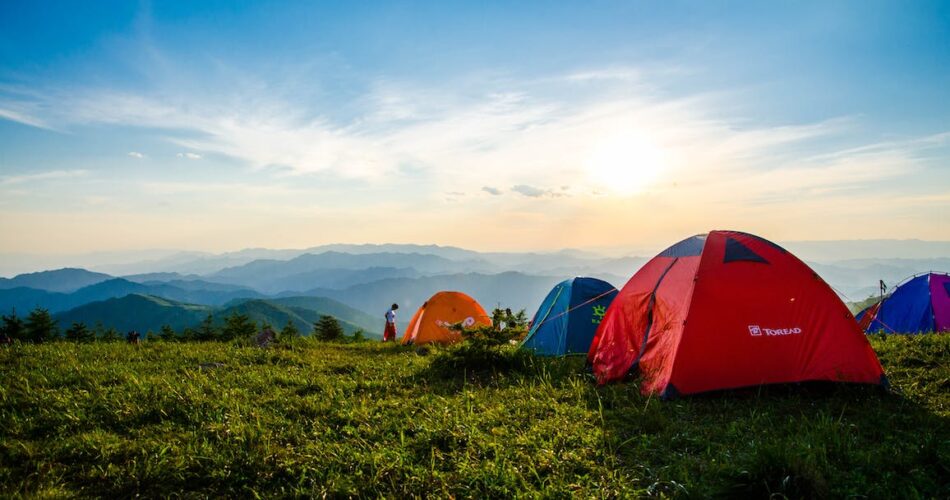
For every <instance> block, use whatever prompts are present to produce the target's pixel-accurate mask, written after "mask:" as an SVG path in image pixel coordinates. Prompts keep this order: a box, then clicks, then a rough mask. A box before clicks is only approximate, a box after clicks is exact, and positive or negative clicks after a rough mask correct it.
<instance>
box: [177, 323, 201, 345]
mask: <svg viewBox="0 0 950 500" xmlns="http://www.w3.org/2000/svg"><path fill="white" fill-rule="evenodd" d="M197 339H198V334H197V333H196V332H195V329H194V328H188V327H187V326H186V327H185V329H184V330H182V331H181V337H180V338H179V340H181V341H182V342H194V341H195V340H197Z"/></svg>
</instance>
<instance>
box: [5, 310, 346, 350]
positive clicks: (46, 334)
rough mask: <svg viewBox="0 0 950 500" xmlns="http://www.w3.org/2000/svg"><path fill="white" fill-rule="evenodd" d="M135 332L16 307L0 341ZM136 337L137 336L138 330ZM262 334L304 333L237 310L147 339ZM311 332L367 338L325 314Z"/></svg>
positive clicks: (92, 338) (166, 328) (104, 338)
mask: <svg viewBox="0 0 950 500" xmlns="http://www.w3.org/2000/svg"><path fill="white" fill-rule="evenodd" d="M132 333H133V332H125V333H122V332H119V331H118V330H116V329H115V328H114V327H105V326H104V325H103V324H102V323H101V322H98V323H96V324H95V325H93V326H92V327H90V326H88V325H86V324H85V323H83V322H74V323H72V324H71V325H69V327H68V328H66V329H65V330H62V329H61V328H60V325H59V322H57V321H56V320H55V319H54V318H53V315H52V314H50V312H49V310H47V309H44V308H36V309H34V310H33V311H31V312H30V314H28V315H27V316H26V318H20V317H19V316H17V314H16V310H14V311H12V312H11V313H10V314H9V315H3V316H0V341H2V342H3V343H10V342H14V341H19V342H28V343H34V344H42V343H45V342H56V341H69V342H118V341H122V340H131V339H132V338H133V335H132ZM135 333H136V335H135V336H134V338H135V339H136V340H137V339H138V332H135ZM259 335H270V336H271V337H272V340H279V341H292V340H294V339H297V338H300V337H301V336H302V334H301V332H300V330H299V329H298V328H297V325H295V324H294V322H293V321H290V320H288V321H287V324H286V325H284V326H283V328H281V329H280V330H276V329H274V328H272V327H271V325H269V324H267V323H261V324H260V325H258V324H257V323H255V322H254V321H252V320H251V318H250V316H248V315H247V314H243V313H239V312H237V311H235V312H233V313H231V314H230V315H229V316H227V317H225V318H224V322H223V323H222V324H221V325H218V324H217V323H216V322H215V320H214V318H213V317H212V315H211V314H209V315H208V316H207V317H205V319H204V320H202V321H201V323H199V324H198V325H197V326H195V327H185V328H183V329H182V330H180V331H176V330H175V329H174V328H172V327H171V326H170V325H167V324H166V325H162V327H161V328H160V329H159V331H158V332H154V331H151V330H150V331H148V332H146V333H145V335H144V339H145V340H146V341H164V342H231V341H237V340H253V339H255V338H257V337H258V336H259ZM311 335H312V336H313V337H314V338H316V339H317V340H323V341H342V340H354V341H360V340H364V339H365V333H364V332H363V331H362V330H357V331H356V332H355V333H354V334H353V335H352V336H347V335H346V333H345V332H344V330H343V327H342V326H341V325H340V322H339V321H338V320H337V319H336V318H334V317H333V316H329V315H323V316H321V317H320V320H319V321H317V322H316V323H314V324H313V330H312V331H311Z"/></svg>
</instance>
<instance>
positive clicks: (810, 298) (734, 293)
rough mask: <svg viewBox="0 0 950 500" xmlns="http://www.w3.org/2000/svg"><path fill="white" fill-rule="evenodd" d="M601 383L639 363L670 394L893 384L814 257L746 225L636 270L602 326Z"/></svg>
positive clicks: (655, 388)
mask: <svg viewBox="0 0 950 500" xmlns="http://www.w3.org/2000/svg"><path fill="white" fill-rule="evenodd" d="M588 361H589V362H590V363H591V365H592V369H593V372H594V374H595V376H596V377H597V380H598V382H599V383H601V384H603V383H607V382H610V381H616V380H621V379H623V378H625V377H626V376H627V375H628V374H631V373H633V372H639V374H640V375H641V376H642V378H643V381H642V385H641V391H642V392H643V393H645V394H659V395H662V396H664V397H671V396H675V395H677V394H693V393H699V392H705V391H712V390H719V389H729V388H736V387H745V386H753V385H761V384H776V383H789V382H801V381H809V380H828V381H841V382H858V383H868V384H886V379H885V378H884V373H883V370H882V369H881V365H880V363H879V362H878V360H877V356H875V354H874V351H873V350H872V349H871V346H870V344H869V343H868V341H867V338H865V336H864V335H863V334H862V332H861V330H860V329H859V328H858V324H857V322H855V320H854V317H853V316H852V315H851V313H850V312H849V311H848V308H847V307H846V306H845V305H844V303H842V302H841V299H839V298H838V296H837V295H836V294H835V292H834V291H833V290H832V289H831V287H829V286H828V285H827V284H826V283H825V282H824V281H822V280H821V278H820V277H818V275H817V274H815V273H814V272H813V271H812V270H811V269H810V268H809V267H808V266H807V265H805V263H803V262H802V261H801V260H799V259H798V258H796V257H795V256H794V255H792V254H791V253H789V252H787V251H786V250H785V249H783V248H781V247H779V246H778V245H776V244H774V243H772V242H770V241H767V240H765V239H762V238H759V237H757V236H753V235H750V234H746V233H740V232H734V231H713V232H710V233H709V234H704V235H698V236H693V237H691V238H687V239H685V240H683V241H681V242H679V243H677V244H675V245H673V246H672V247H670V248H668V249H666V250H665V251H663V252H662V253H660V254H659V255H657V256H656V257H654V258H653V259H652V260H651V261H650V262H648V263H647V264H646V265H644V266H643V267H642V268H641V269H640V270H639V271H637V273H636V274H635V275H634V276H633V277H632V278H630V281H629V282H628V283H627V284H626V285H625V286H624V287H623V289H622V290H621V291H620V293H619V294H618V295H617V297H616V298H615V299H614V301H613V303H612V304H611V305H610V307H609V308H608V309H607V314H606V316H605V317H604V320H603V322H602V323H601V325H600V327H599V328H598V330H597V335H596V337H595V339H594V342H593V343H592V345H591V350H590V352H589V353H588Z"/></svg>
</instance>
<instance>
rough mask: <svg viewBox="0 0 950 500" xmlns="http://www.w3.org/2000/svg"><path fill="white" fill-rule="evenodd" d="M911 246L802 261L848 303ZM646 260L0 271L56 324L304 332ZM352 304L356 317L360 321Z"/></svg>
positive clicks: (508, 258) (626, 272)
mask: <svg viewBox="0 0 950 500" xmlns="http://www.w3.org/2000/svg"><path fill="white" fill-rule="evenodd" d="M852 243H853V242H852ZM920 243H921V245H918V247H919V248H918V251H917V252H912V255H915V256H916V257H914V258H902V257H867V256H864V254H863V253H861V252H855V257H854V258H848V259H839V260H830V261H829V260H823V261H810V262H809V264H810V265H811V266H812V267H813V269H815V271H816V272H818V274H819V275H821V276H822V277H823V278H824V279H825V280H826V281H827V282H828V283H829V284H831V285H832V286H833V287H834V288H835V289H836V290H837V291H838V292H839V294H840V295H841V296H842V298H843V299H845V300H846V301H849V302H856V301H860V300H862V299H864V298H866V297H867V296H869V295H872V294H874V293H875V292H876V291H877V289H878V285H877V283H878V280H884V281H885V282H886V283H888V284H889V285H891V286H893V285H894V284H896V283H897V282H899V281H900V280H902V279H904V278H906V277H907V276H910V275H912V274H915V273H919V272H927V271H944V272H946V271H947V270H950V246H947V254H945V255H943V256H939V255H938V256H936V257H920V256H919V255H923V254H926V252H932V253H933V252H936V253H938V254H939V253H940V252H942V251H943V249H944V246H945V245H944V243H942V242H920ZM924 243H926V244H924ZM849 244H850V243H849ZM801 245H802V246H803V247H806V248H807V247H809V245H811V247H814V248H812V250H810V252H812V253H822V252H824V254H823V255H824V256H826V257H827V256H830V255H832V254H833V253H834V252H831V251H830V250H829V248H828V247H826V246H822V245H821V244H820V243H815V242H812V243H809V242H802V243H801ZM874 245H876V248H882V249H885V250H886V249H888V248H897V247H899V245H897V244H895V243H893V242H888V241H884V242H876V243H874ZM895 245H896V246H895ZM847 246H848V245H845V247H847ZM852 246H853V245H852ZM835 248H837V247H835ZM816 249H817V250H816ZM888 251H890V250H888ZM865 253H866V252H865ZM646 261H647V259H646V258H644V257H639V256H621V257H610V256H603V255H599V254H596V253H591V252H585V251H579V250H562V251H558V252H552V253H505V252H475V251H472V250H466V249H461V248H456V247H440V246H434V245H327V246H323V247H316V248H314V249H308V250H268V249H249V250H243V251H240V252H232V253H228V254H221V255H213V254H201V253H195V252H186V253H177V254H172V255H167V256H164V257H160V258H157V259H153V260H150V261H148V262H151V263H152V264H153V265H154V267H152V268H148V267H145V266H144V265H143V264H142V263H138V264H135V265H131V264H121V265H118V264H117V265H116V266H114V267H118V268H125V269H127V270H130V271H132V270H134V271H135V272H134V273H129V274H125V275H121V276H117V275H114V274H109V273H105V272H101V271H103V268H101V267H100V268H96V269H93V270H86V269H80V268H64V269H58V270H53V271H42V272H35V273H29V274H21V275H18V276H15V277H12V278H0V312H3V313H6V312H7V311H9V310H11V309H14V308H15V309H16V311H17V312H18V313H19V314H20V315H25V314H26V313H27V312H28V311H29V310H31V309H33V308H35V307H44V308H47V309H49V310H50V311H51V312H54V313H56V314H57V315H58V317H59V318H61V319H62V320H63V321H73V320H74V319H75V318H83V321H86V320H87V319H88V320H90V321H91V322H92V323H95V322H96V321H100V320H101V321H111V322H113V323H114V324H112V325H110V324H106V326H116V327H117V328H119V326H120V325H121V326H122V327H123V328H124V327H125V326H129V325H138V326H136V329H139V330H148V329H153V330H155V329H157V327H160V326H161V325H160V324H158V325H156V323H155V321H159V319H162V320H168V321H172V322H174V323H175V324H176V325H183V326H189V324H191V323H192V322H194V321H195V320H196V318H198V320H200V319H203V318H204V317H205V316H207V314H209V313H210V314H212V315H213V316H215V317H216V318H217V317H220V315H221V314H226V312H227V311H229V309H233V310H241V311H245V312H247V313H248V314H250V315H251V316H252V317H254V318H255V320H256V321H266V322H268V323H271V324H275V323H280V324H281V325H282V324H284V323H286V322H287V321H292V322H294V323H295V324H298V325H299V327H301V326H302V327H303V328H300V329H301V330H302V331H309V330H310V327H309V326H307V325H308V324H309V323H312V322H313V321H315V320H316V319H318V318H319V315H320V314H331V315H333V316H337V315H338V314H339V315H343V316H346V315H349V316H348V318H349V319H346V318H344V317H340V318H339V319H341V320H342V321H346V322H347V323H348V324H347V325H346V328H349V329H350V330H355V329H356V328H361V329H363V330H366V331H368V332H378V331H379V330H381V328H380V325H379V323H380V322H381V321H382V320H381V317H382V313H383V312H384V311H385V310H386V308H387V307H388V306H389V304H391V303H393V302H397V303H399V304H400V305H401V306H402V307H401V311H400V313H401V314H400V315H399V320H400V323H401V324H404V322H405V321H406V320H407V319H408V318H409V317H411V315H412V313H413V312H414V310H415V309H416V308H417V307H418V306H419V305H421V304H422V303H423V302H424V301H425V300H426V299H427V298H428V297H429V296H431V295H432V294H433V293H435V292H436V291H439V290H458V291H462V292H466V293H468V294H469V295H472V296H473V297H474V298H475V299H476V300H478V301H479V302H481V303H482V304H483V305H484V306H485V307H486V309H491V308H492V307H495V306H500V307H511V308H512V309H515V310H518V309H522V308H523V309H526V310H527V312H528V314H532V313H533V312H534V308H536V307H537V304H538V303H539V302H540V301H541V299H543V297H544V295H545V294H546V293H547V292H548V290H549V289H550V288H551V287H552V286H553V285H554V284H556V283H557V282H559V281H561V280H563V279H566V278H569V277H573V276H592V277H597V278H601V279H604V280H606V281H608V282H610V283H613V284H614V285H615V286H617V287H618V288H620V287H622V286H623V285H624V284H625V282H626V281H627V280H628V279H629V277H630V276H632V275H633V274H634V273H635V272H636V271H637V269H639V267H640V266H642V265H643V263H645V262H646ZM300 301H309V302H307V303H301V302H300ZM339 307H345V308H346V309H339ZM235 308H236V309H235ZM233 310H232V311H231V312H233ZM334 311H335V312H334ZM353 311H356V312H358V313H360V314H361V315H362V316H359V318H357V316H358V315H356V314H355V313H354V312H353ZM97 317H98V318H99V319H98V320H97V319H96V318H97ZM199 317H200V318H199Z"/></svg>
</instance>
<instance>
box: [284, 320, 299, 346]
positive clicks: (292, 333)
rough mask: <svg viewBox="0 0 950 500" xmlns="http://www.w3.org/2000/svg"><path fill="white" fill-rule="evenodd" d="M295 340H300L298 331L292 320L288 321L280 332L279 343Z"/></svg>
mask: <svg viewBox="0 0 950 500" xmlns="http://www.w3.org/2000/svg"><path fill="white" fill-rule="evenodd" d="M297 338H300V330H298V329H297V325H295V324H294V322H293V320H289V319H288V320H287V324H286V325H284V327H283V328H281V330H280V341H281V342H290V341H292V340H294V339H297Z"/></svg>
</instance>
